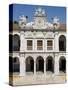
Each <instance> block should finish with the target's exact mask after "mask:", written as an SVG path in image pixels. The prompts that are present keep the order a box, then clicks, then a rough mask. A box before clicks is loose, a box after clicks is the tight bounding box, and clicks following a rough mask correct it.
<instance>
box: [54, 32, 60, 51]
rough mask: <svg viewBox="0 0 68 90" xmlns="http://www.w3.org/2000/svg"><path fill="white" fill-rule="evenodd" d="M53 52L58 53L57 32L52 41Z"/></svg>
mask: <svg viewBox="0 0 68 90" xmlns="http://www.w3.org/2000/svg"><path fill="white" fill-rule="evenodd" d="M54 51H55V52H58V51H59V38H58V32H55V39H54Z"/></svg>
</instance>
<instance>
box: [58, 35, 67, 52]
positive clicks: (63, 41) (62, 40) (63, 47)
mask: <svg viewBox="0 0 68 90" xmlns="http://www.w3.org/2000/svg"><path fill="white" fill-rule="evenodd" d="M59 51H66V37H65V36H64V35H61V36H60V37H59Z"/></svg>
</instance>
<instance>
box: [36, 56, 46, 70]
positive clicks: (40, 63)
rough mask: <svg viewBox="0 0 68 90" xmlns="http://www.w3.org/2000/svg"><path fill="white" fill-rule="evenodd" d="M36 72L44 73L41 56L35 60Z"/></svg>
mask: <svg viewBox="0 0 68 90" xmlns="http://www.w3.org/2000/svg"><path fill="white" fill-rule="evenodd" d="M36 71H37V72H38V71H41V72H44V59H43V58H42V57H41V56H39V57H37V59H36Z"/></svg>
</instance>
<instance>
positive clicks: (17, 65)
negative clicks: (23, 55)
mask: <svg viewBox="0 0 68 90" xmlns="http://www.w3.org/2000/svg"><path fill="white" fill-rule="evenodd" d="M13 72H20V63H19V59H18V57H15V58H14V59H13Z"/></svg>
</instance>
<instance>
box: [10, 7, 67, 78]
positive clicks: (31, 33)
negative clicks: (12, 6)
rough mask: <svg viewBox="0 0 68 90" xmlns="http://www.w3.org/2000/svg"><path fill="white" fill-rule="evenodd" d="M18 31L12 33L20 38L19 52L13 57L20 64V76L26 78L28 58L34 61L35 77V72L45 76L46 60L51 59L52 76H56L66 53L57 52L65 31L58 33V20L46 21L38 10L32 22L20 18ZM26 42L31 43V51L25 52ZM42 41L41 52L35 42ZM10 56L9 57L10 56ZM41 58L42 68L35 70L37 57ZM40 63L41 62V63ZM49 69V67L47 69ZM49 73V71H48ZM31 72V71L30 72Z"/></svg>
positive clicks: (41, 10)
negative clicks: (49, 43) (49, 45)
mask: <svg viewBox="0 0 68 90" xmlns="http://www.w3.org/2000/svg"><path fill="white" fill-rule="evenodd" d="M19 27H20V30H19V32H18V31H14V32H13V35H15V34H18V35H19V37H20V51H16V52H15V51H14V53H13V57H18V58H19V62H20V73H19V75H20V76H26V75H27V72H26V59H27V58H28V57H29V56H30V57H32V58H33V60H34V66H33V67H34V68H33V75H37V72H42V70H41V69H42V68H43V69H44V70H43V74H44V75H45V76H46V75H47V69H46V68H47V67H46V64H47V58H48V57H52V60H53V67H52V68H53V74H54V75H58V74H59V73H60V70H59V60H60V58H61V57H64V58H65V60H66V51H65V50H61V51H60V50H59V37H60V36H61V35H63V36H65V37H66V32H65V31H60V23H59V19H58V18H57V17H55V18H54V19H53V23H49V22H48V21H47V15H46V13H45V11H44V10H43V9H41V8H38V9H37V10H36V11H35V13H34V16H33V21H32V22H29V23H28V22H27V18H26V17H25V16H22V17H20V21H19ZM27 40H31V41H32V50H27ZM38 40H41V41H42V50H38V48H37V41H38ZM48 40H51V41H52V46H51V47H48V45H47V41H48ZM10 56H11V55H10ZM39 56H41V57H42V58H43V60H44V67H42V68H38V71H37V70H36V68H37V57H39ZM41 62H42V61H41ZM40 65H43V64H40ZM48 68H49V67H48ZM49 71H50V72H51V70H49ZM30 72H32V71H30Z"/></svg>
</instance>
